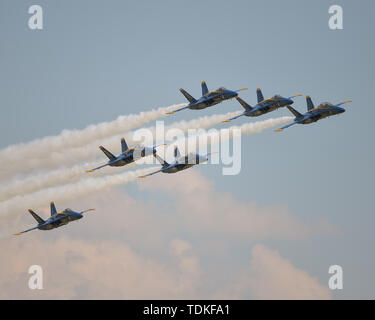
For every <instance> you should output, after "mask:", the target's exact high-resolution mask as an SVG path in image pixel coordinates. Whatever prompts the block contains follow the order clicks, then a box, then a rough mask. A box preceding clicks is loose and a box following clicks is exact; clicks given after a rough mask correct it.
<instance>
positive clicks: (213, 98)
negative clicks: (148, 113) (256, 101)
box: [167, 81, 247, 114]
mask: <svg viewBox="0 0 375 320" xmlns="http://www.w3.org/2000/svg"><path fill="white" fill-rule="evenodd" d="M241 90H247V88H241V89H238V90H234V91H232V90H228V89H226V88H224V87H221V88H219V89H217V90H214V91H208V88H207V85H206V82H205V81H203V82H202V97H200V98H199V99H198V100H197V99H194V98H193V97H192V96H191V95H190V94H189V93H187V92H186V91H185V90H184V89H182V88H180V91H181V93H182V94H183V95H184V96H185V98H186V99H187V100H188V101H189V104H188V105H187V106H186V107H183V108H180V109H177V110H175V111H171V112H167V114H173V113H175V112H178V111H181V110H184V109H191V110H200V109H205V108H207V107H212V106H214V105H215V104H218V103H220V102H222V101H224V100H228V99H232V98H234V97H237V96H238V93H237V92H238V91H241Z"/></svg>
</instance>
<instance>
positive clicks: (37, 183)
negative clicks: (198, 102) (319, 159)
mask: <svg viewBox="0 0 375 320" xmlns="http://www.w3.org/2000/svg"><path fill="white" fill-rule="evenodd" d="M210 118H212V116H211V117H210ZM291 119H292V117H280V118H276V119H268V120H263V121H258V122H253V123H245V124H243V125H241V126H239V127H238V126H231V127H229V128H228V129H229V131H233V130H234V129H235V128H240V129H241V133H242V134H245V135H250V134H254V133H260V132H261V131H263V130H266V129H269V128H271V127H274V126H277V125H281V124H283V123H286V122H288V121H290V120H291ZM196 120H197V119H196ZM196 120H192V121H196ZM206 120H207V119H206V117H205V118H204V121H206ZM188 122H189V124H187V125H186V126H185V127H182V128H183V129H185V130H187V129H190V124H191V121H188ZM208 123H209V121H206V124H208ZM179 128H180V127H179ZM228 129H221V130H218V131H216V132H214V134H215V135H216V136H217V137H220V136H221V131H222V130H228ZM205 135H207V136H209V137H210V138H211V139H204V140H203V141H206V143H207V144H211V142H212V141H213V140H215V139H212V138H213V134H212V133H210V132H206V133H205ZM229 136H230V135H226V137H228V138H229ZM197 137H198V136H197V135H196V136H192V137H189V141H188V143H193V140H194V139H196V138H197ZM177 143H178V141H177ZM199 147H200V146H199ZM140 163H142V161H140ZM96 166H98V163H97V162H89V163H84V164H82V165H76V166H73V167H71V168H60V169H58V170H54V171H50V172H46V173H39V174H36V175H32V176H29V177H27V178H24V179H21V180H18V179H15V180H13V181H11V182H10V183H8V184H7V185H3V186H1V187H0V200H1V201H4V200H8V199H11V198H13V197H16V196H17V195H18V196H24V195H26V194H30V193H35V192H37V191H39V190H42V189H45V188H50V187H52V186H56V185H64V184H67V183H72V182H74V181H77V180H79V179H80V178H82V177H84V176H87V175H88V174H87V173H86V172H85V171H86V170H87V169H91V168H93V167H96ZM135 166H136V163H132V164H129V165H126V166H125V167H124V169H121V170H126V169H133V168H134V167H135ZM116 169H118V168H115V169H114V168H108V167H104V168H102V169H101V170H98V171H97V172H96V173H95V177H97V176H101V175H107V174H109V173H111V172H114V170H116Z"/></svg>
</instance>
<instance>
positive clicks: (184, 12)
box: [0, 0, 375, 298]
mask: <svg viewBox="0 0 375 320" xmlns="http://www.w3.org/2000/svg"><path fill="white" fill-rule="evenodd" d="M32 4H36V3H35V2H34V1H8V0H7V1H2V2H1V4H0V39H1V42H2V43H3V45H2V49H1V50H0V70H1V73H0V87H1V88H2V94H1V95H0V105H1V110H2V116H1V118H0V136H1V139H0V147H1V148H4V147H6V146H9V145H12V144H15V143H20V142H28V141H31V140H33V139H36V138H40V137H44V136H47V135H57V134H59V133H60V132H61V131H62V130H63V129H80V128H84V127H86V126H87V125H89V124H92V123H98V122H102V121H110V120H113V119H114V118H116V117H117V116H118V115H121V114H129V113H138V112H140V111H147V110H149V109H152V108H155V107H159V106H168V105H172V104H175V103H183V102H185V100H184V97H183V96H182V95H181V94H180V92H179V90H178V89H179V88H180V87H183V88H184V89H185V90H187V91H188V92H189V93H191V94H192V95H193V96H195V97H198V96H199V94H200V82H201V81H203V80H205V81H206V82H207V85H208V87H209V88H210V89H214V88H217V87H220V86H226V87H228V88H231V89H237V88H241V87H247V88H249V90H248V91H244V92H241V93H240V96H241V97H242V98H243V99H244V100H245V101H247V102H248V103H249V104H251V105H253V104H255V102H256V93H255V90H256V88H258V87H260V88H262V90H263V94H264V95H265V97H270V96H272V95H274V94H281V95H284V96H291V95H294V94H297V93H300V94H304V95H310V96H311V97H312V99H313V101H314V103H315V104H318V103H320V102H323V101H330V102H333V103H335V102H341V101H344V100H353V103H351V104H347V105H345V106H344V107H346V112H345V113H344V114H342V115H340V116H338V117H334V118H329V119H328V120H323V121H321V122H319V123H316V124H312V125H309V126H294V127H292V128H290V129H289V130H287V131H285V132H283V133H275V132H273V130H268V131H265V132H262V133H261V134H257V135H252V136H248V137H246V136H244V137H243V139H242V171H241V174H240V175H236V176H222V175H221V168H220V167H219V166H204V167H203V168H199V169H198V170H199V172H200V173H201V174H202V175H204V176H205V178H206V179H208V180H210V181H212V182H213V183H214V188H215V190H216V191H217V192H224V193H231V194H232V195H233V196H234V197H235V198H236V199H238V201H250V202H252V201H254V202H256V203H257V204H258V205H259V206H283V207H285V208H287V209H288V210H289V211H290V212H291V213H292V214H293V216H295V217H297V218H298V219H300V220H301V221H304V222H306V223H310V222H313V221H315V220H316V219H326V220H327V221H329V222H330V223H331V224H332V225H334V226H335V227H336V228H337V230H338V232H337V233H335V234H334V235H329V236H327V235H323V236H321V237H319V236H314V237H308V238H306V239H304V240H298V241H296V240H295V239H294V240H293V239H289V240H288V239H283V241H280V240H278V239H275V240H274V239H272V238H269V239H265V240H263V243H264V244H265V245H267V246H269V247H270V248H272V249H275V250H277V251H278V252H279V253H280V255H281V256H285V257H287V258H288V259H289V260H291V261H293V264H294V265H295V266H296V267H298V268H301V269H304V270H307V271H308V272H309V273H310V274H312V275H313V276H315V277H317V278H318V279H319V282H320V283H322V284H325V283H326V282H327V281H328V267H329V266H330V265H332V264H339V265H341V266H342V267H343V268H344V281H345V289H344V290H343V291H341V292H335V293H334V297H336V298H374V290H373V286H374V285H375V277H374V273H373V270H374V267H375V260H374V256H373V243H374V235H373V230H372V226H373V225H374V223H375V218H374V215H373V202H372V194H373V191H372V190H373V180H374V170H373V166H372V164H373V163H374V148H373V142H372V140H373V131H372V119H373V117H374V116H375V113H374V108H373V106H372V104H371V103H370V101H371V99H372V90H373V84H374V81H373V74H374V71H375V70H374V63H373V57H374V53H375V52H374V51H375V48H374V43H373V31H374V26H373V19H372V15H373V12H374V10H375V5H374V3H373V1H369V0H368V1H361V2H360V4H359V3H357V2H354V1H339V0H337V1H335V2H332V1H328V2H327V1H322V0H320V1H309V2H307V1H297V0H295V1H293V0H288V1H282V2H281V1H276V0H272V1H271V0H267V1H261V2H260V1H239V0H236V1H230V2H228V1H220V0H219V1H217V0H216V1H203V2H199V3H198V2H196V3H193V2H187V1H165V0H163V1H158V2H155V1H137V2H125V1H79V2H77V1H67V0H65V1H38V3H37V4H39V5H41V6H42V7H43V10H44V29H43V30H41V31H32V30H29V29H28V27H27V20H28V17H29V15H28V13H27V9H28V7H29V6H30V5H32ZM332 4H339V5H341V6H342V7H343V12H344V29H343V30H335V31H334V30H330V29H329V28H328V19H329V15H328V8H329V6H330V5H332ZM294 107H295V108H296V109H297V110H299V111H300V112H304V111H305V109H306V104H305V99H304V97H300V98H296V99H295V104H294ZM240 109H241V107H240V105H239V104H238V103H237V102H236V101H230V102H225V103H223V104H220V105H218V106H216V107H214V108H211V109H206V110H203V111H189V110H188V111H184V112H181V113H178V114H176V115H173V119H172V118H168V119H167V121H168V122H172V121H174V120H176V121H177V120H182V119H193V118H195V117H199V116H201V115H210V114H214V113H224V112H227V111H228V112H229V111H235V110H240ZM284 115H289V114H288V110H286V109H285V110H278V111H276V112H274V113H272V114H269V115H267V116H264V117H262V119H259V120H263V119H267V118H271V117H278V116H284ZM256 120H257V119H247V118H245V117H243V118H240V119H239V120H237V123H238V124H242V123H245V122H247V121H256ZM224 126H226V125H223V127H224ZM124 189H125V191H126V192H128V193H129V194H130V195H132V196H133V197H134V198H135V199H142V198H143V197H144V195H147V197H150V199H155V198H158V197H159V195H155V194H152V192H151V194H149V191H144V193H142V191H141V190H139V187H138V186H137V185H136V184H134V185H126V186H125V187H124ZM161 199H164V198H161ZM48 201H49V200H46V202H47V203H48ZM150 201H151V200H150ZM185 236H186V237H187V238H188V240H189V241H190V242H191V243H194V241H196V238H195V237H197V236H196V235H192V234H188V233H187V234H185ZM254 244H255V243H253V242H251V241H247V242H244V243H241V242H240V241H237V240H235V241H234V242H233V246H232V249H233V248H234V252H233V253H231V254H232V255H234V256H235V257H236V258H237V259H238V261H239V262H238V263H239V264H241V263H243V264H245V263H246V261H247V260H246V259H247V258H248V257H246V258H245V255H244V254H243V252H244V251H247V250H250V249H251V248H252V246H253V245H254ZM226 254H228V253H226ZM226 254H223V256H226ZM215 258H217V259H220V256H219V255H216V256H215ZM212 259H214V257H213V258H212ZM207 264H208V265H209V262H207Z"/></svg>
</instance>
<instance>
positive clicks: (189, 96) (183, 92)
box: [180, 88, 197, 103]
mask: <svg viewBox="0 0 375 320" xmlns="http://www.w3.org/2000/svg"><path fill="white" fill-rule="evenodd" d="M180 91H181V93H182V94H183V95H184V96H185V98H186V99H187V100H188V101H189V102H190V103H194V102H197V100H195V99H194V98H193V97H192V96H191V95H190V94H189V93H187V92H186V91H185V90H184V89H182V88H180Z"/></svg>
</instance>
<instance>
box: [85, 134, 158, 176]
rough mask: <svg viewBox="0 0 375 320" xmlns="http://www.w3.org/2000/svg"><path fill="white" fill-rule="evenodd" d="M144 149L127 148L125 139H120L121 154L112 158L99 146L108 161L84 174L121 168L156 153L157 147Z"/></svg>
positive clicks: (109, 153)
mask: <svg viewBox="0 0 375 320" xmlns="http://www.w3.org/2000/svg"><path fill="white" fill-rule="evenodd" d="M158 146H159V145H157V146H154V147H144V146H136V147H134V148H129V147H128V145H127V143H126V141H125V139H124V138H122V139H121V151H122V152H121V154H120V155H119V156H117V157H116V156H114V155H113V154H112V153H111V152H109V151H108V150H107V149H105V148H104V147H103V146H99V149H100V150H102V151H103V152H104V154H105V155H106V156H107V157H108V159H109V161H108V162H107V163H106V164H103V165H101V166H99V167H97V168H94V169H91V170H87V171H86V172H94V171H95V170H98V169H100V168H103V167H105V166H111V167H122V166H124V165H126V164H129V163H132V162H134V161H136V160H138V159H139V158H141V157H146V156H148V155H151V154H154V153H156V148H157V147H158Z"/></svg>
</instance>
